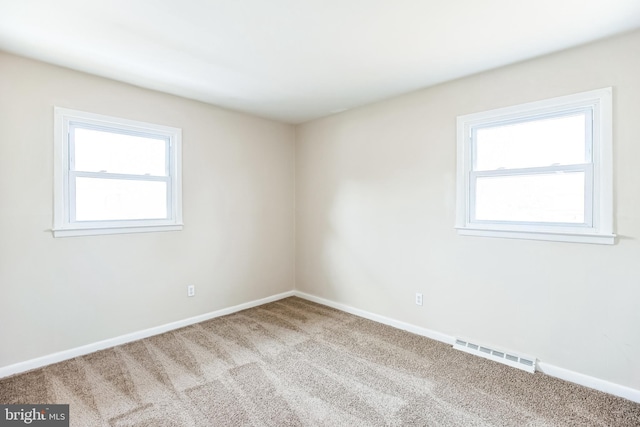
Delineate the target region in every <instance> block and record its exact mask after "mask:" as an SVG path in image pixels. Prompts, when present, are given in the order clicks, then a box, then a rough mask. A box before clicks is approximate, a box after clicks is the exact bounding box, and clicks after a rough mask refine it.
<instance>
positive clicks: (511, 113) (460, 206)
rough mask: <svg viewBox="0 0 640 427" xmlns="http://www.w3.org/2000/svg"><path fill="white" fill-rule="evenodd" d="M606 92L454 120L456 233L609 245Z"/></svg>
mask: <svg viewBox="0 0 640 427" xmlns="http://www.w3.org/2000/svg"><path fill="white" fill-rule="evenodd" d="M611 187H612V170H611V90H610V89H602V90H598V91H592V92H585V93H582V94H576V95H570V96H567V97H561V98H554V99H550V100H546V101H540V102H535V103H531V104H523V105H518V106H514V107H507V108H503V109H499V110H491V111H486V112H482V113H475V114H470V115H466V116H460V117H458V191H457V192H458V194H457V217H456V228H457V229H458V231H459V233H460V234H465V235H480V236H489V237H510V238H527V239H538V240H561V241H576V242H587V243H613V238H614V236H613V233H612V224H611V223H612V200H611V199H612V197H611V194H612V188H611Z"/></svg>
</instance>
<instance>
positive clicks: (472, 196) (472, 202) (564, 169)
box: [467, 163, 595, 228]
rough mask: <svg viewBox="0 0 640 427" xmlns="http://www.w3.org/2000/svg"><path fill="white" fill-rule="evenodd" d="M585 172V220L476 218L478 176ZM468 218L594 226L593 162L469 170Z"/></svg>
mask: <svg viewBox="0 0 640 427" xmlns="http://www.w3.org/2000/svg"><path fill="white" fill-rule="evenodd" d="M572 172H574V173H575V172H582V173H584V206H583V212H584V222H582V223H575V222H549V221H515V220H514V221H508V220H481V219H477V218H476V186H477V181H478V178H487V177H500V176H505V177H508V176H531V175H537V174H540V175H542V174H554V173H572ZM468 196H469V198H468V209H467V213H468V218H467V222H468V223H469V224H487V225H488V224H496V225H515V226H540V227H569V228H584V227H589V228H591V227H593V210H592V209H591V207H592V206H593V202H594V200H595V199H594V194H593V164H592V163H584V164H580V165H554V166H546V167H537V168H520V169H498V170H492V171H470V172H469V193H468Z"/></svg>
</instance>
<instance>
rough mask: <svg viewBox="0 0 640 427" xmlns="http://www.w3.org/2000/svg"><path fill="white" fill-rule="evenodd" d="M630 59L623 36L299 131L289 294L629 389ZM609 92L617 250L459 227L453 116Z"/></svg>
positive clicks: (635, 376) (637, 306)
mask: <svg viewBox="0 0 640 427" xmlns="http://www.w3.org/2000/svg"><path fill="white" fill-rule="evenodd" d="M639 53H640V32H635V33H632V34H628V35H625V36H622V37H618V38H613V39H609V40H606V41H602V42H599V43H597V44H592V45H588V46H584V47H580V48H576V49H572V50H568V51H565V52H562V53H558V54H555V55H551V56H547V57H543V58H540V59H536V60H532V61H529V62H525V63H521V64H517V65H513V66H509V67H505V68H501V69H498V70H494V71H491V72H486V73H483V74H479V75H475V76H472V77H469V78H465V79H461V80H457V81H454V82H451V83H448V84H443V85H439V86H436V87H433V88H429V89H426V90H423V91H420V92H415V93H412V94H408V95H406V96H402V97H398V98H395V99H391V100H388V101H384V102H380V103H377V104H374V105H371V106H367V107H363V108H359V109H355V110H352V111H349V112H345V113H342V114H339V115H335V116H332V117H328V118H325V119H320V120H316V121H313V122H310V123H307V124H304V125H301V126H299V127H298V128H297V129H296V150H297V151H296V210H297V216H296V225H297V231H296V236H297V237H296V241H297V251H296V253H297V260H296V267H297V275H296V276H297V277H296V286H297V289H298V290H300V291H302V292H307V293H309V294H312V295H316V296H318V297H321V298H326V299H328V300H332V301H336V302H338V303H340V304H346V305H348V306H352V307H355V308H358V309H361V310H366V311H368V312H372V313H376V314H378V315H381V316H386V317H389V318H393V319H397V320H400V321H403V322H407V323H411V324H414V325H418V326H421V327H424V328H428V329H431V330H434V331H439V332H442V333H445V334H448V335H453V336H462V337H466V338H470V339H474V340H476V341H478V342H481V343H486V344H488V345H492V346H496V347H498V348H500V347H501V348H504V349H509V350H513V351H519V352H522V353H525V354H531V355H533V356H536V357H538V358H539V359H540V360H542V361H544V362H546V363H548V364H552V365H555V366H558V367H561V368H565V369H569V370H572V371H575V372H578V373H583V374H586V375H589V376H592V377H596V378H599V379H602V380H605V381H610V382H613V383H616V384H620V385H625V386H628V387H632V388H635V389H640V368H639V366H640V365H639V364H638V360H640V303H639V301H640V267H639V266H638V262H639V260H640V242H639V240H638V239H639V238H640V166H639V165H638V162H639V161H640V119H639V117H640V78H639V76H640V54H639ZM607 86H612V87H613V88H614V171H615V172H614V174H615V178H614V180H615V184H614V185H615V206H614V213H615V228H616V232H617V234H618V235H619V236H620V237H619V241H618V243H617V244H616V245H614V246H607V245H589V244H574V243H555V242H541V241H524V240H508V239H495V238H482V237H462V236H458V235H457V234H456V232H455V230H454V228H453V227H454V221H455V174H456V170H455V166H456V139H455V137H456V128H455V125H456V123H455V120H456V116H458V115H462V114H468V113H473V112H478V111H483V110H488V109H493V108H498V107H505V106H509V105H514V104H518V103H524V102H529V101H535V100H539V99H544V98H550V97H556V96H561V95H567V94H571V93H576V92H581V91H587V90H592V89H597V88H602V87H607ZM416 292H422V293H423V294H424V306H422V307H418V306H416V305H415V304H414V294H415V293H416Z"/></svg>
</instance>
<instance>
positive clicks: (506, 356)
mask: <svg viewBox="0 0 640 427" xmlns="http://www.w3.org/2000/svg"><path fill="white" fill-rule="evenodd" d="M453 348H455V349H457V350H461V351H464V352H465V353H469V354H475V355H476V356H480V357H484V358H485V359H489V360H493V361H495V362H499V363H503V364H505V365H509V366H512V367H514V368H518V369H522V370H523V371H527V372H530V373H534V372H535V371H536V358H535V357H530V356H525V355H522V354H518V353H515V352H512V351H504V350H497V349H493V348H490V347H487V346H486V345H481V344H476V343H473V342H469V341H467V340H464V339H460V338H456V342H455V344H453Z"/></svg>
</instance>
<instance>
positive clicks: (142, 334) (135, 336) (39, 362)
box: [0, 291, 294, 378]
mask: <svg viewBox="0 0 640 427" xmlns="http://www.w3.org/2000/svg"><path fill="white" fill-rule="evenodd" d="M293 295H294V292H293V291H288V292H283V293H281V294H277V295H272V296H270V297H266V298H262V299H259V300H254V301H250V302H246V303H243V304H239V305H234V306H233V307H228V308H223V309H220V310H216V311H212V312H210V313H205V314H201V315H199V316H194V317H190V318H188V319H183V320H178V321H177V322H171V323H167V324H165V325H160V326H155V327H153V328H149V329H144V330H142V331H138V332H132V333H130V334H125V335H120V336H118V337H114V338H109V339H106V340H102V341H98V342H95V343H92V344H87V345H83V346H80V347H75V348H71V349H69V350H64V351H59V352H57V353H53V354H49V355H47V356H42V357H38V358H35V359H31V360H27V361H24V362H19V363H16V364H13V365H8V366H4V367H0V378H4V377H8V376H10V375H15V374H20V373H23V372H27V371H31V370H33V369H37V368H41V367H43V366H47V365H51V364H53V363H58V362H62V361H64V360H69V359H73V358H74V357H78V356H84V355H85V354H89V353H94V352H96V351H99V350H104V349H106V348H111V347H115V346H117V345H121V344H126V343H129V342H132V341H137V340H140V339H143V338H148V337H151V336H154V335H159V334H162V333H165V332H168V331H172V330H174V329H179V328H184V327H185V326H189V325H193V324H195V323H200V322H204V321H205V320H209V319H213V318H215V317H220V316H226V315H227V314H232V313H236V312H238V311H242V310H246V309H248V308H252V307H257V306H259V305H263V304H267V303H270V302H273V301H278V300H281V299H283V298H287V297H290V296H293Z"/></svg>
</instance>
